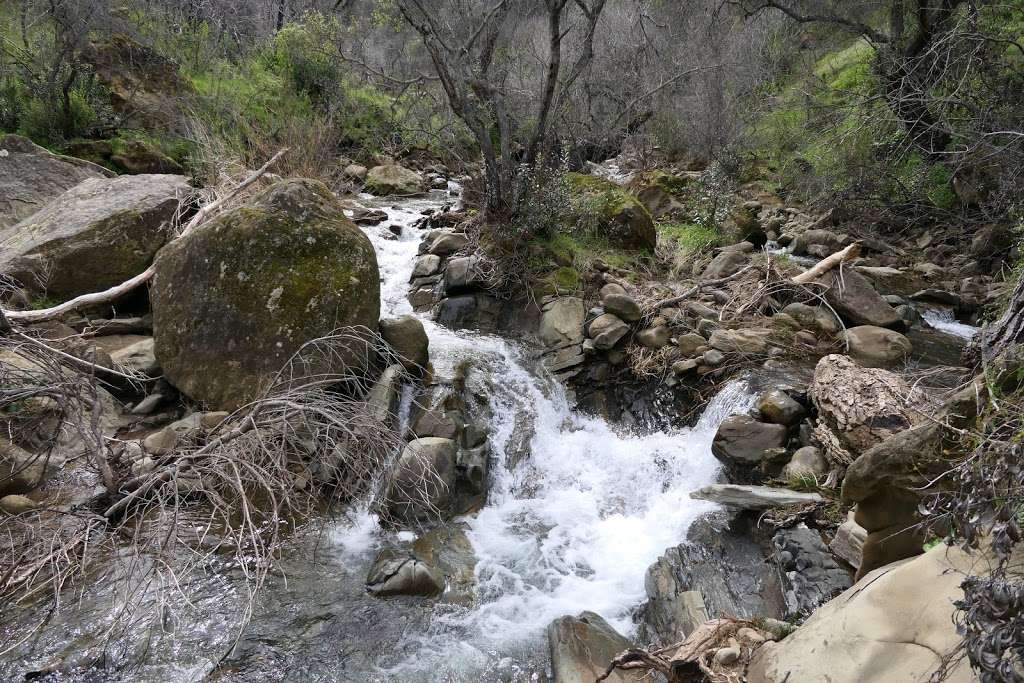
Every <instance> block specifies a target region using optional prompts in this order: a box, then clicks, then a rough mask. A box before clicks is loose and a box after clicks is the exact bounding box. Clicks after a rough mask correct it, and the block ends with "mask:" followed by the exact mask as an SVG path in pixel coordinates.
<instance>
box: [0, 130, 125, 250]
mask: <svg viewBox="0 0 1024 683" xmlns="http://www.w3.org/2000/svg"><path fill="white" fill-rule="evenodd" d="M112 175H113V173H111V172H110V171H108V170H107V169H105V168H103V167H102V166H97V165H96V164H93V163H90V162H88V161H83V160H81V159H75V158H73V157H65V156H60V155H57V154H51V153H50V152H48V151H47V150H45V149H43V148H42V147H40V146H38V145H36V144H34V143H33V142H32V141H31V140H29V139H28V138H23V137H21V136H20V135H0V234H3V233H4V232H5V228H8V227H10V226H12V225H14V224H15V223H18V222H20V221H21V220H23V219H25V218H28V217H29V216H31V215H32V214H34V213H36V212H37V211H39V210H40V209H42V208H43V207H44V206H46V205H47V204H48V203H49V202H50V201H51V200H53V199H55V198H57V197H59V196H60V195H62V194H63V193H64V192H66V191H67V190H70V189H71V188H73V187H74V186H76V185H78V184H79V183H80V182H82V181H83V180H86V179H89V178H107V177H110V176H112Z"/></svg>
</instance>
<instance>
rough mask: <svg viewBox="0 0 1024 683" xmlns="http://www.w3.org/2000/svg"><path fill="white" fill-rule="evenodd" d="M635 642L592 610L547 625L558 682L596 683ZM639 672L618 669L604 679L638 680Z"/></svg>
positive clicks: (616, 682)
mask: <svg viewBox="0 0 1024 683" xmlns="http://www.w3.org/2000/svg"><path fill="white" fill-rule="evenodd" d="M632 645H633V644H632V643H631V642H630V641H629V640H628V639H627V638H626V637H625V636H623V635H621V634H619V633H618V632H617V631H616V630H615V629H613V628H612V627H611V626H610V625H609V624H608V622H606V621H605V620H604V619H602V618H601V617H600V616H599V615H597V614H594V613H593V612H583V613H582V614H580V615H579V616H576V617H568V616H566V617H561V618H559V619H555V620H554V621H553V622H551V625H550V626H548V647H549V648H550V652H551V668H552V669H553V671H554V679H555V683H593V681H596V680H597V678H598V677H599V676H601V675H602V674H604V672H605V669H607V668H608V664H609V663H611V661H612V660H613V659H615V657H617V656H618V655H619V654H620V653H621V652H622V651H623V650H625V649H627V648H629V647H631V646H632ZM645 678H646V677H645V676H643V675H642V674H641V673H639V672H632V673H631V672H624V671H618V670H616V671H615V672H613V673H612V674H611V676H609V677H608V678H606V679H605V680H607V681H611V683H627V682H629V683H634V682H635V683H639V682H640V681H643V680H645Z"/></svg>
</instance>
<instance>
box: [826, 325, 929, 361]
mask: <svg viewBox="0 0 1024 683" xmlns="http://www.w3.org/2000/svg"><path fill="white" fill-rule="evenodd" d="M842 339H843V341H844V342H846V345H847V346H848V348H849V351H850V356H852V357H853V359H854V360H856V361H857V362H858V363H860V364H861V365H863V366H864V367H866V368H884V367H891V366H893V365H898V364H900V363H903V362H905V361H906V360H907V356H909V355H910V352H911V351H912V350H913V348H914V345H913V344H911V343H910V340H909V339H907V338H906V337H905V336H903V335H902V334H900V333H899V332H897V331H896V330H889V329H886V328H884V327H875V326H874V325H859V326H857V327H851V328H849V329H847V330H845V331H844V332H843V333H842Z"/></svg>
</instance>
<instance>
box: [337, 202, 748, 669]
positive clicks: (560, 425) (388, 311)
mask: <svg viewBox="0 0 1024 683" xmlns="http://www.w3.org/2000/svg"><path fill="white" fill-rule="evenodd" d="M421 208H423V207H420V206H418V205H417V204H412V205H409V204H406V205H404V206H403V208H401V209H396V208H386V207H385V210H386V211H387V212H388V214H389V218H390V220H389V221H386V222H385V223H382V224H381V225H380V226H378V227H375V228H368V229H366V232H367V234H368V235H369V236H370V238H371V241H372V242H373V243H374V246H375V247H376V249H377V254H378V261H379V264H380V268H381V274H382V283H381V290H382V309H383V310H382V315H383V316H389V315H398V314H404V313H408V312H410V310H411V309H410V307H409V304H408V302H407V300H406V292H407V287H408V281H409V276H410V274H411V271H412V267H413V262H414V260H415V258H416V253H417V250H418V243H419V237H420V236H419V235H418V234H416V231H415V230H413V229H412V228H411V227H409V226H410V224H411V223H412V222H414V220H415V219H416V218H418V217H419V212H420V210H421ZM391 224H399V225H402V226H403V234H402V236H401V237H400V238H399V239H398V240H392V239H389V238H388V237H387V235H389V234H390V233H389V231H388V229H387V226H388V225H391ZM424 325H425V326H426V329H427V333H428V335H429V337H430V354H431V362H432V363H433V364H434V365H435V367H436V368H438V369H439V371H440V372H441V373H444V372H446V371H448V370H450V369H452V368H454V367H455V366H456V365H457V364H458V363H460V362H462V361H463V360H464V359H467V358H472V359H474V360H475V361H476V363H477V364H478V365H479V366H481V367H486V368H487V370H488V372H487V373H486V376H484V374H483V373H479V374H473V375H471V377H478V378H479V379H477V380H476V381H480V382H483V386H481V387H479V389H481V390H482V391H484V392H485V393H486V394H487V395H488V396H489V398H490V408H491V412H492V413H493V419H492V422H491V424H490V428H491V435H490V441H491V446H492V450H493V456H492V466H491V485H490V493H489V496H488V501H487V505H486V506H485V507H484V508H483V509H482V510H481V511H479V512H478V513H476V514H475V515H472V516H469V517H466V518H465V519H464V520H461V521H462V522H464V523H465V524H466V525H467V526H468V531H467V536H468V537H469V539H470V541H471V543H472V545H473V549H474V551H475V554H476V557H477V565H476V579H477V589H476V601H475V605H474V606H473V607H472V608H470V609H468V610H457V609H456V610H453V609H450V608H438V610H437V611H436V613H435V617H434V623H433V625H432V628H431V632H430V633H426V634H410V637H409V640H410V642H411V643H412V644H413V647H412V650H414V651H415V655H413V656H411V657H409V659H408V660H406V661H404V662H402V663H401V664H399V665H398V666H397V667H393V668H390V669H388V670H387V672H385V673H386V674H387V675H389V676H399V677H403V676H405V677H413V678H415V676H417V675H422V673H423V672H425V671H432V672H434V673H435V674H436V673H437V671H439V670H446V671H449V672H452V674H451V675H452V676H454V678H453V680H479V679H475V678H473V674H470V673H469V670H478V669H479V667H480V666H482V665H483V663H484V662H488V661H489V662H491V663H492V664H493V661H494V658H493V657H489V656H488V655H487V653H499V654H506V653H508V651H509V647H507V646H509V645H510V644H511V643H513V642H515V643H520V644H522V643H530V644H531V645H530V647H531V648H532V649H534V650H541V649H542V647H543V644H542V643H543V641H542V640H541V638H542V636H543V632H544V629H545V627H546V626H547V625H548V624H549V623H550V622H551V621H552V620H553V619H555V618H557V617H560V616H563V615H566V614H573V615H575V614H578V613H579V612H582V611H584V610H590V611H594V612H597V613H599V614H601V615H602V616H604V617H605V618H606V619H608V620H609V622H610V623H611V624H612V625H613V626H615V627H616V628H617V629H619V630H620V631H622V632H630V631H631V630H632V628H633V625H632V623H631V620H630V615H631V612H632V611H633V610H634V609H635V608H636V607H637V606H638V605H639V604H640V603H641V602H642V601H643V599H644V597H645V596H644V576H645V573H646V571H647V568H648V567H649V566H650V565H651V564H652V563H653V562H654V561H655V560H656V559H657V558H658V557H659V556H660V555H661V554H662V553H663V552H664V551H665V549H666V548H668V547H670V546H673V545H676V544H678V543H680V542H682V541H683V539H685V537H686V530H687V529H688V527H689V526H690V524H692V523H693V522H694V521H695V520H696V519H697V518H698V517H700V516H702V515H703V514H705V513H707V512H709V511H711V510H713V509H714V508H715V506H714V505H713V504H711V503H707V502H704V501H697V500H692V499H690V497H689V493H690V492H691V491H693V490H696V489H698V488H700V487H702V486H705V485H707V484H710V483H713V482H714V481H715V479H716V478H717V474H718V471H719V464H718V461H717V460H716V459H715V458H714V456H712V454H711V440H712V439H713V437H714V434H715V431H716V429H717V427H718V425H719V424H720V423H721V421H722V420H724V419H725V418H726V417H727V416H728V415H731V414H734V413H736V412H741V411H744V410H747V409H749V407H750V406H751V404H752V402H753V396H752V395H751V393H750V392H749V391H748V389H747V387H746V386H745V384H744V383H742V382H737V383H733V384H731V385H729V386H728V387H727V388H726V389H725V390H723V391H722V392H721V393H720V394H719V395H718V396H717V397H716V398H715V399H714V400H713V401H712V402H711V404H710V405H709V406H708V407H707V409H706V410H705V413H704V416H703V417H702V418H701V420H700V422H699V423H698V424H697V425H696V426H695V427H693V428H692V429H683V430H678V431H674V432H658V433H653V434H643V435H638V434H633V433H629V432H625V431H620V430H618V429H616V428H615V427H613V426H612V425H610V424H609V423H607V422H606V421H604V420H602V419H600V418H596V417H589V416H585V415H582V414H580V413H578V412H576V411H574V410H573V409H572V407H571V405H570V402H569V400H568V398H567V396H566V394H565V392H564V391H563V389H562V387H561V386H560V385H559V384H558V383H557V382H555V381H552V380H550V379H548V378H547V377H546V376H545V375H543V373H539V372H535V371H534V370H533V365H534V363H532V362H531V361H530V359H529V358H528V357H527V356H526V352H524V351H523V350H521V349H519V348H517V347H515V346H513V345H512V344H510V343H508V342H506V341H505V340H503V339H501V338H498V337H494V336H490V335H483V334H477V333H470V332H462V331H460V332H454V331H451V330H448V329H446V328H442V327H440V326H438V325H436V324H434V323H433V322H432V321H430V320H427V319H424ZM524 430H527V431H526V434H527V436H529V438H528V439H524V438H523V437H522V434H523V432H524ZM530 434H532V436H530ZM524 440H525V441H526V442H527V444H528V448H526V449H525V450H526V451H527V453H526V455H525V456H523V457H522V458H521V459H519V461H518V462H516V456H517V454H519V449H520V447H521V446H522V442H523V441H524ZM353 531H354V533H355V534H356V536H357V537H358V538H357V539H354V541H353V542H352V544H351V545H352V546H353V547H355V548H358V547H365V546H364V545H363V544H365V543H366V540H365V539H366V536H365V533H366V527H365V526H364V525H357V528H356V529H354V530H353ZM417 672H419V674H418V673H417ZM466 676H468V677H466ZM432 680H439V679H432Z"/></svg>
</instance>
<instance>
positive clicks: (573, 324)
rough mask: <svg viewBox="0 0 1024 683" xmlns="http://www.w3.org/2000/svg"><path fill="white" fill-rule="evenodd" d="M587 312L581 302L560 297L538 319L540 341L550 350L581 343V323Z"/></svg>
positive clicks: (574, 298) (576, 298) (573, 298)
mask: <svg viewBox="0 0 1024 683" xmlns="http://www.w3.org/2000/svg"><path fill="white" fill-rule="evenodd" d="M586 316H587V310H586V306H585V305H584V304H583V300H582V299H580V298H578V297H574V296H567V297H560V298H558V299H556V300H555V301H554V302H553V303H552V304H551V305H550V306H548V307H547V308H545V310H544V314H543V315H542V316H541V319H540V339H541V341H542V342H544V344H545V345H546V346H548V347H551V348H558V347H562V346H567V345H572V344H582V343H583V323H584V321H585V320H586Z"/></svg>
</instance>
